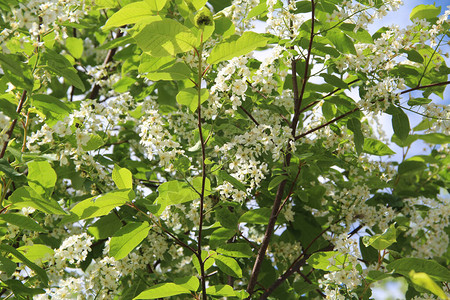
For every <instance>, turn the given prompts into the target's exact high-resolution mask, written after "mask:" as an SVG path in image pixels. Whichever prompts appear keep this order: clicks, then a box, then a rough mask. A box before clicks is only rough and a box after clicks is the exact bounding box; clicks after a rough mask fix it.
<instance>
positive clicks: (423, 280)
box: [409, 270, 448, 299]
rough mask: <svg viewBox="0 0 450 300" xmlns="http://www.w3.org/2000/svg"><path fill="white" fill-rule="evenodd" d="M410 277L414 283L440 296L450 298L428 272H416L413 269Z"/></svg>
mask: <svg viewBox="0 0 450 300" xmlns="http://www.w3.org/2000/svg"><path fill="white" fill-rule="evenodd" d="M409 278H410V279H411V281H412V282H413V283H414V284H416V285H418V286H420V287H422V288H424V289H427V290H429V291H430V292H432V293H433V294H435V295H436V296H438V297H439V298H441V299H448V297H447V296H446V295H445V293H444V291H443V290H442V288H441V287H440V286H439V285H437V283H436V282H435V281H434V280H433V279H431V278H430V276H428V274H427V273H423V272H418V273H416V272H414V270H411V272H409Z"/></svg>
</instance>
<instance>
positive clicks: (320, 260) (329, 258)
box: [307, 251, 349, 272]
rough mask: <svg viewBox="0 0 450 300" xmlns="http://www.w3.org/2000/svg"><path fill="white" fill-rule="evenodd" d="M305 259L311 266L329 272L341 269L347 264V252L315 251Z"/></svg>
mask: <svg viewBox="0 0 450 300" xmlns="http://www.w3.org/2000/svg"><path fill="white" fill-rule="evenodd" d="M307 261H308V264H309V265H310V266H311V267H313V268H315V269H319V270H324V271H329V272H333V271H339V270H342V269H343V268H344V267H347V266H348V265H349V262H348V260H347V254H342V253H340V252H337V251H327V252H316V253H314V254H313V255H311V256H310V257H309V258H308V260H307Z"/></svg>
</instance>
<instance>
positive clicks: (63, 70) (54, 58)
mask: <svg viewBox="0 0 450 300" xmlns="http://www.w3.org/2000/svg"><path fill="white" fill-rule="evenodd" d="M42 60H43V62H44V63H45V66H44V67H45V68H46V69H47V70H48V71H50V72H52V73H54V74H55V75H57V76H62V77H64V79H66V80H67V81H68V83H69V84H70V85H73V86H75V87H76V88H78V89H80V90H81V91H83V92H84V90H85V87H84V83H83V81H81V79H80V77H79V76H78V74H77V71H76V70H75V69H74V68H73V67H72V65H71V63H70V62H69V61H68V60H67V58H65V57H64V56H63V55H61V54H58V53H56V52H54V51H52V50H50V49H47V50H46V52H44V53H43V54H42Z"/></svg>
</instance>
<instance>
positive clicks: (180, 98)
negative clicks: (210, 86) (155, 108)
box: [177, 88, 209, 112]
mask: <svg viewBox="0 0 450 300" xmlns="http://www.w3.org/2000/svg"><path fill="white" fill-rule="evenodd" d="M208 97H209V91H208V90H207V89H202V90H201V95H200V104H201V103H203V102H205V101H206V100H208ZM177 102H178V103H179V104H181V105H186V106H189V109H190V110H191V111H192V112H195V111H196V110H197V107H198V92H197V89H195V88H187V89H184V90H181V91H179V92H178V95H177Z"/></svg>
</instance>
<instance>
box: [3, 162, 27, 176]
mask: <svg viewBox="0 0 450 300" xmlns="http://www.w3.org/2000/svg"><path fill="white" fill-rule="evenodd" d="M0 171H1V172H3V173H5V175H6V176H7V177H8V178H10V179H12V180H14V181H20V180H25V176H24V175H23V174H21V173H19V172H17V171H16V169H14V168H13V167H11V165H10V163H9V162H8V161H7V160H6V158H0Z"/></svg>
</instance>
